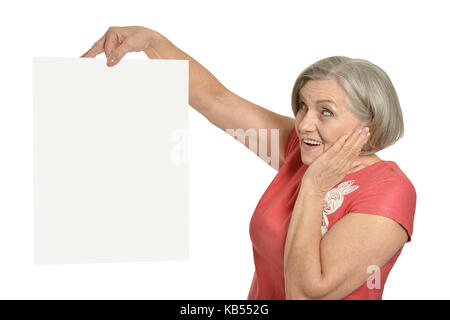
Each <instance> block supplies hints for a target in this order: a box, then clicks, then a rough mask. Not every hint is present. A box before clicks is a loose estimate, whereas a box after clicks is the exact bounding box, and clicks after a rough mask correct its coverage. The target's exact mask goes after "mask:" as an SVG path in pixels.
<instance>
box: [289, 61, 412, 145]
mask: <svg viewBox="0 0 450 320" xmlns="http://www.w3.org/2000/svg"><path fill="white" fill-rule="evenodd" d="M330 79H336V80H337V82H338V83H339V85H340V86H341V87H342V88H343V89H344V90H345V92H346V93H347V95H348V98H349V102H350V103H349V106H348V107H349V109H350V110H351V111H352V112H353V114H355V116H356V117H357V118H358V119H359V120H361V121H367V122H368V123H369V124H368V126H369V129H370V139H369V141H367V143H366V144H365V145H364V147H363V149H362V152H361V154H372V153H375V152H377V151H379V150H382V149H384V148H387V147H388V146H390V145H392V144H394V143H395V142H396V141H397V140H399V139H400V138H401V137H402V136H403V133H404V126H403V114H402V110H401V107H400V102H399V100H398V96H397V92H396V91H395V88H394V86H393V84H392V82H391V80H390V79H389V76H388V75H387V74H386V72H384V71H383V70H382V69H381V68H380V67H378V66H376V65H375V64H373V63H371V62H369V61H367V60H364V59H352V58H348V57H344V56H333V57H328V58H325V59H321V60H319V61H317V62H315V63H313V64H312V65H310V66H309V67H307V68H306V69H305V70H303V72H302V73H301V74H300V75H299V76H298V77H297V80H296V81H295V84H294V88H293V90H292V111H293V112H294V115H297V112H298V109H299V99H300V98H299V93H300V89H301V88H302V87H303V86H304V85H305V84H306V82H307V81H308V80H330Z"/></svg>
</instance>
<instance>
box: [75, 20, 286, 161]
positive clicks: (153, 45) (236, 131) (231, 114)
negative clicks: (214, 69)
mask: <svg viewBox="0 0 450 320" xmlns="http://www.w3.org/2000/svg"><path fill="white" fill-rule="evenodd" d="M133 51H134V52H139V51H143V52H144V53H145V54H146V55H147V56H148V57H149V58H150V59H177V60H189V104H190V105H191V106H192V107H193V108H194V109H195V110H197V111H198V112H200V113H201V114H202V115H203V116H205V117H206V118H207V119H208V120H209V121H210V122H211V123H212V124H214V125H215V126H217V127H218V128H220V129H222V130H224V131H226V132H228V133H229V134H231V135H233V136H234V137H235V138H236V139H238V141H240V142H241V143H243V144H245V146H246V147H247V148H249V149H250V150H252V151H253V152H254V153H255V154H257V155H258V156H259V157H260V158H262V159H263V160H264V161H266V162H267V163H268V164H269V165H271V166H272V167H273V168H274V169H276V170H278V169H279V168H280V167H281V166H282V165H283V163H284V160H285V159H284V154H285V148H286V144H287V139H288V136H289V133H290V132H291V130H292V129H293V128H294V119H293V118H290V117H286V116H282V115H280V114H277V113H274V112H272V111H270V110H267V109H265V108H263V107H261V106H258V105H256V104H254V103H251V102H250V101H247V100H245V99H243V98H241V97H239V96H238V95H236V94H234V93H233V92H231V91H230V90H228V89H227V88H225V86H223V85H222V84H221V83H220V82H219V81H218V80H217V79H216V78H215V77H214V75H212V74H211V73H210V72H209V71H208V70H207V69H206V68H205V67H203V66H202V65H201V64H200V63H198V62H197V61H196V60H195V59H194V58H192V57H191V56H189V55H188V54H186V53H185V52H183V51H182V50H181V49H179V48H177V47H176V46H175V45H174V44H173V43H172V42H170V41H169V40H168V39H167V38H166V37H164V36H163V35H162V34H160V33H158V32H156V31H155V30H152V29H148V28H145V27H140V26H131V27H110V28H109V29H108V30H107V31H106V33H105V34H104V35H103V37H101V38H100V39H99V40H98V41H97V42H96V43H95V44H94V45H93V46H92V47H91V49H89V50H88V51H87V52H86V53H85V54H83V55H82V57H85V58H94V57H95V56H97V55H98V54H100V53H102V52H105V55H106V57H107V65H108V66H114V65H116V64H117V63H119V62H120V60H121V59H122V58H123V57H124V56H125V54H126V53H128V52H133ZM273 129H278V131H272V130H273ZM264 133H265V134H264ZM276 133H278V135H277V134H276ZM272 138H273V141H272ZM256 146H260V147H258V148H257V147H256ZM261 147H262V148H263V149H261ZM272 147H273V149H274V150H272ZM264 148H265V150H267V152H265V151H264ZM269 153H270V156H269Z"/></svg>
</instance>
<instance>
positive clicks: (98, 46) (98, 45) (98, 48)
mask: <svg viewBox="0 0 450 320" xmlns="http://www.w3.org/2000/svg"><path fill="white" fill-rule="evenodd" d="M105 38H106V34H105V35H104V36H103V37H101V38H100V39H99V40H98V41H97V42H95V43H94V44H93V45H92V47H91V48H90V49H89V50H88V51H87V52H86V53H85V54H83V55H82V56H81V57H82V58H95V56H97V55H98V54H100V53H102V52H103V50H104V44H105Z"/></svg>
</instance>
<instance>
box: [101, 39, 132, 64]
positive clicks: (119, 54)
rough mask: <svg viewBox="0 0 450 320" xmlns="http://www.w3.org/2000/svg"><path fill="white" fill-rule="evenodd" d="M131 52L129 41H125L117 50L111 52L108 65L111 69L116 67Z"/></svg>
mask: <svg viewBox="0 0 450 320" xmlns="http://www.w3.org/2000/svg"><path fill="white" fill-rule="evenodd" d="M130 51H131V47H130V45H129V42H128V41H127V40H125V41H123V42H122V44H121V45H120V46H118V47H117V48H116V49H114V50H113V51H112V52H111V55H110V56H109V58H108V61H107V62H106V64H107V65H108V66H110V67H112V66H115V65H116V64H118V63H119V61H120V60H122V58H123V57H124V56H125V55H126V54H127V52H130Z"/></svg>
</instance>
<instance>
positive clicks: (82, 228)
mask: <svg viewBox="0 0 450 320" xmlns="http://www.w3.org/2000/svg"><path fill="white" fill-rule="evenodd" d="M188 80H189V72H188V61H187V60H149V59H147V60H138V59H123V60H122V61H121V62H120V63H119V64H118V65H116V66H114V67H107V66H106V60H104V59H89V58H54V57H35V58H34V59H33V93H34V97H33V98H34V218H35V221H34V226H35V263H36V264H61V263H95V262H128V261H152V260H186V259H188V207H189V206H188V165H187V159H188V154H187V130H188V108H189V105H188V88H189V84H188Z"/></svg>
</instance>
